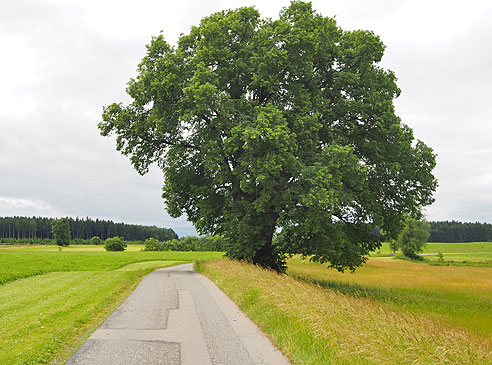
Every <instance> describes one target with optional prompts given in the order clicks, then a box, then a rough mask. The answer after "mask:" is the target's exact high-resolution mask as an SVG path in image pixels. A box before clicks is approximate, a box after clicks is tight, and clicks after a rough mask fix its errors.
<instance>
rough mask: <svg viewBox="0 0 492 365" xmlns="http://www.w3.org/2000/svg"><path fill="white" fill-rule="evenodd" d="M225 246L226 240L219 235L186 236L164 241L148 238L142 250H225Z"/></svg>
mask: <svg viewBox="0 0 492 365" xmlns="http://www.w3.org/2000/svg"><path fill="white" fill-rule="evenodd" d="M226 247H227V244H226V242H225V241H224V239H223V238H222V237H220V236H203V237H195V236H187V237H182V238H181V239H179V240H176V239H174V240H170V241H166V242H160V241H158V240H156V239H155V238H149V239H148V240H146V241H145V248H144V251H225V250H226Z"/></svg>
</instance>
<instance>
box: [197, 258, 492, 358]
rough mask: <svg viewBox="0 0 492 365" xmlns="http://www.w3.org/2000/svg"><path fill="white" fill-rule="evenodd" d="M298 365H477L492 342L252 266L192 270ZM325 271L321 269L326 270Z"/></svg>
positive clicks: (212, 264) (491, 352) (224, 263)
mask: <svg viewBox="0 0 492 365" xmlns="http://www.w3.org/2000/svg"><path fill="white" fill-rule="evenodd" d="M197 270H199V271H200V272H202V273H204V274H205V275H207V276H208V277H209V278H210V279H211V280H212V281H214V282H215V283H216V284H217V285H218V286H219V288H221V289H222V290H223V291H224V292H225V293H226V294H227V295H229V297H231V299H232V300H233V301H235V302H236V303H237V304H238V305H239V306H240V307H241V309H243V310H244V311H245V312H246V313H247V314H248V315H249V316H250V317H251V318H252V319H253V320H254V321H255V322H257V323H258V325H259V326H260V328H262V330H263V331H264V332H265V333H267V335H268V336H270V338H271V339H272V341H273V342H274V343H275V344H277V346H279V348H280V349H281V350H282V352H284V354H286V355H287V356H288V357H289V358H290V359H291V360H292V361H293V362H294V363H296V364H320V363H329V364H354V363H357V364H365V363H433V364H439V363H477V364H489V363H490V362H491V361H492V340H491V339H490V338H484V337H482V336H479V335H476V334H472V333H470V332H468V331H465V330H463V329H459V328H454V327H452V326H448V325H445V324H443V323H441V322H439V321H435V320H433V319H431V318H428V317H426V316H423V315H415V314H411V313H409V312H405V311H404V310H399V311H398V310H391V309H389V308H388V307H387V306H385V305H383V304H382V303H379V302H378V301H375V300H371V299H367V298H356V297H353V296H350V295H344V294H341V293H339V292H336V291H333V290H327V289H323V288H321V287H319V286H317V285H314V284H312V283H308V282H303V281H299V280H296V279H294V278H292V277H290V276H288V275H279V274H276V273H274V272H271V271H267V270H263V269H260V268H258V267H254V266H252V265H248V264H244V263H238V262H232V261H229V260H225V259H223V260H212V261H208V262H203V263H200V264H199V265H197ZM325 270H326V269H325Z"/></svg>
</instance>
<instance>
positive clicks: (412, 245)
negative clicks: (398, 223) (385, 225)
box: [393, 217, 430, 260]
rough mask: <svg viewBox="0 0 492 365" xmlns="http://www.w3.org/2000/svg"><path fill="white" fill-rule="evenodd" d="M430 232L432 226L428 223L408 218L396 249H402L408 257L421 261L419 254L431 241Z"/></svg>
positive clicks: (396, 242) (395, 244)
mask: <svg viewBox="0 0 492 365" xmlns="http://www.w3.org/2000/svg"><path fill="white" fill-rule="evenodd" d="M429 231H430V225H429V223H428V222H426V221H423V220H417V219H414V218H410V217H408V218H407V219H406V220H405V226H404V227H403V230H402V231H401V232H400V234H399V235H398V239H397V240H396V241H394V243H393V244H394V246H395V247H396V248H398V249H401V251H402V252H403V254H404V255H405V256H406V257H408V258H410V259H413V260H421V259H422V258H421V257H420V256H419V255H418V253H419V252H422V251H423V249H424V247H425V245H426V243H427V240H428V239H429V235H430V233H429Z"/></svg>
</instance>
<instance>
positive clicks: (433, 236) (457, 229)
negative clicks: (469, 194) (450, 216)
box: [428, 221, 492, 242]
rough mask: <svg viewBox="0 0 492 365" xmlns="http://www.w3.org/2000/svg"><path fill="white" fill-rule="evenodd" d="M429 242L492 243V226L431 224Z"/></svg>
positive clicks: (445, 222) (480, 224)
mask: <svg viewBox="0 0 492 365" xmlns="http://www.w3.org/2000/svg"><path fill="white" fill-rule="evenodd" d="M429 223H430V226H431V231H430V237H429V240H428V241H429V242H485V241H492V224H489V223H479V222H476V223H462V222H456V221H451V222H448V221H444V222H429Z"/></svg>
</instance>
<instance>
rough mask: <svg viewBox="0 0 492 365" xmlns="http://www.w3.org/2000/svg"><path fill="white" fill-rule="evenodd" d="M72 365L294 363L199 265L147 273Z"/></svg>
mask: <svg viewBox="0 0 492 365" xmlns="http://www.w3.org/2000/svg"><path fill="white" fill-rule="evenodd" d="M67 364H91V365H93V364H94V365H96V364H104V365H110V364H118V365H121V364H182V365H191V364H193V365H201V364H235V365H236V364H238V365H239V364H272V365H281V364H289V362H288V360H287V359H286V358H285V357H284V356H283V355H282V354H281V353H280V351H278V350H277V349H276V348H275V347H274V346H273V345H272V344H271V343H270V341H269V340H268V339H267V338H266V337H265V335H264V334H263V333H261V331H260V330H259V329H258V327H256V325H255V324H254V323H253V322H251V321H250V320H249V319H248V318H247V317H246V316H245V315H244V314H243V313H242V312H241V311H240V310H239V309H238V308H237V306H236V305H235V304H234V303H232V301H231V300H230V299H229V298H228V297H227V296H226V295H225V294H224V293H222V292H221V291H220V290H219V289H218V288H217V287H216V286H215V285H214V284H213V283H212V282H211V281H210V280H208V279H207V278H205V277H204V276H202V275H200V274H197V273H195V272H194V271H193V264H184V265H178V266H174V267H168V268H165V269H159V270H156V271H154V272H152V273H151V274H149V275H147V276H146V277H145V278H144V279H143V280H142V282H141V283H140V284H139V285H138V286H137V288H136V289H135V291H134V292H133V293H132V294H131V295H130V296H129V297H128V298H127V299H126V300H125V301H124V302H123V304H122V305H121V306H120V307H119V308H118V309H117V310H116V311H115V312H114V313H113V314H111V316H110V317H109V318H108V319H107V320H106V321H105V322H104V323H103V324H102V325H101V327H100V328H99V329H98V330H96V331H95V332H94V333H93V334H92V336H91V337H90V338H89V339H88V340H87V341H86V342H85V343H84V345H82V347H81V348H80V349H79V350H78V351H77V352H76V353H75V354H74V355H73V356H72V357H71V358H70V359H69V361H68V362H67Z"/></svg>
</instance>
